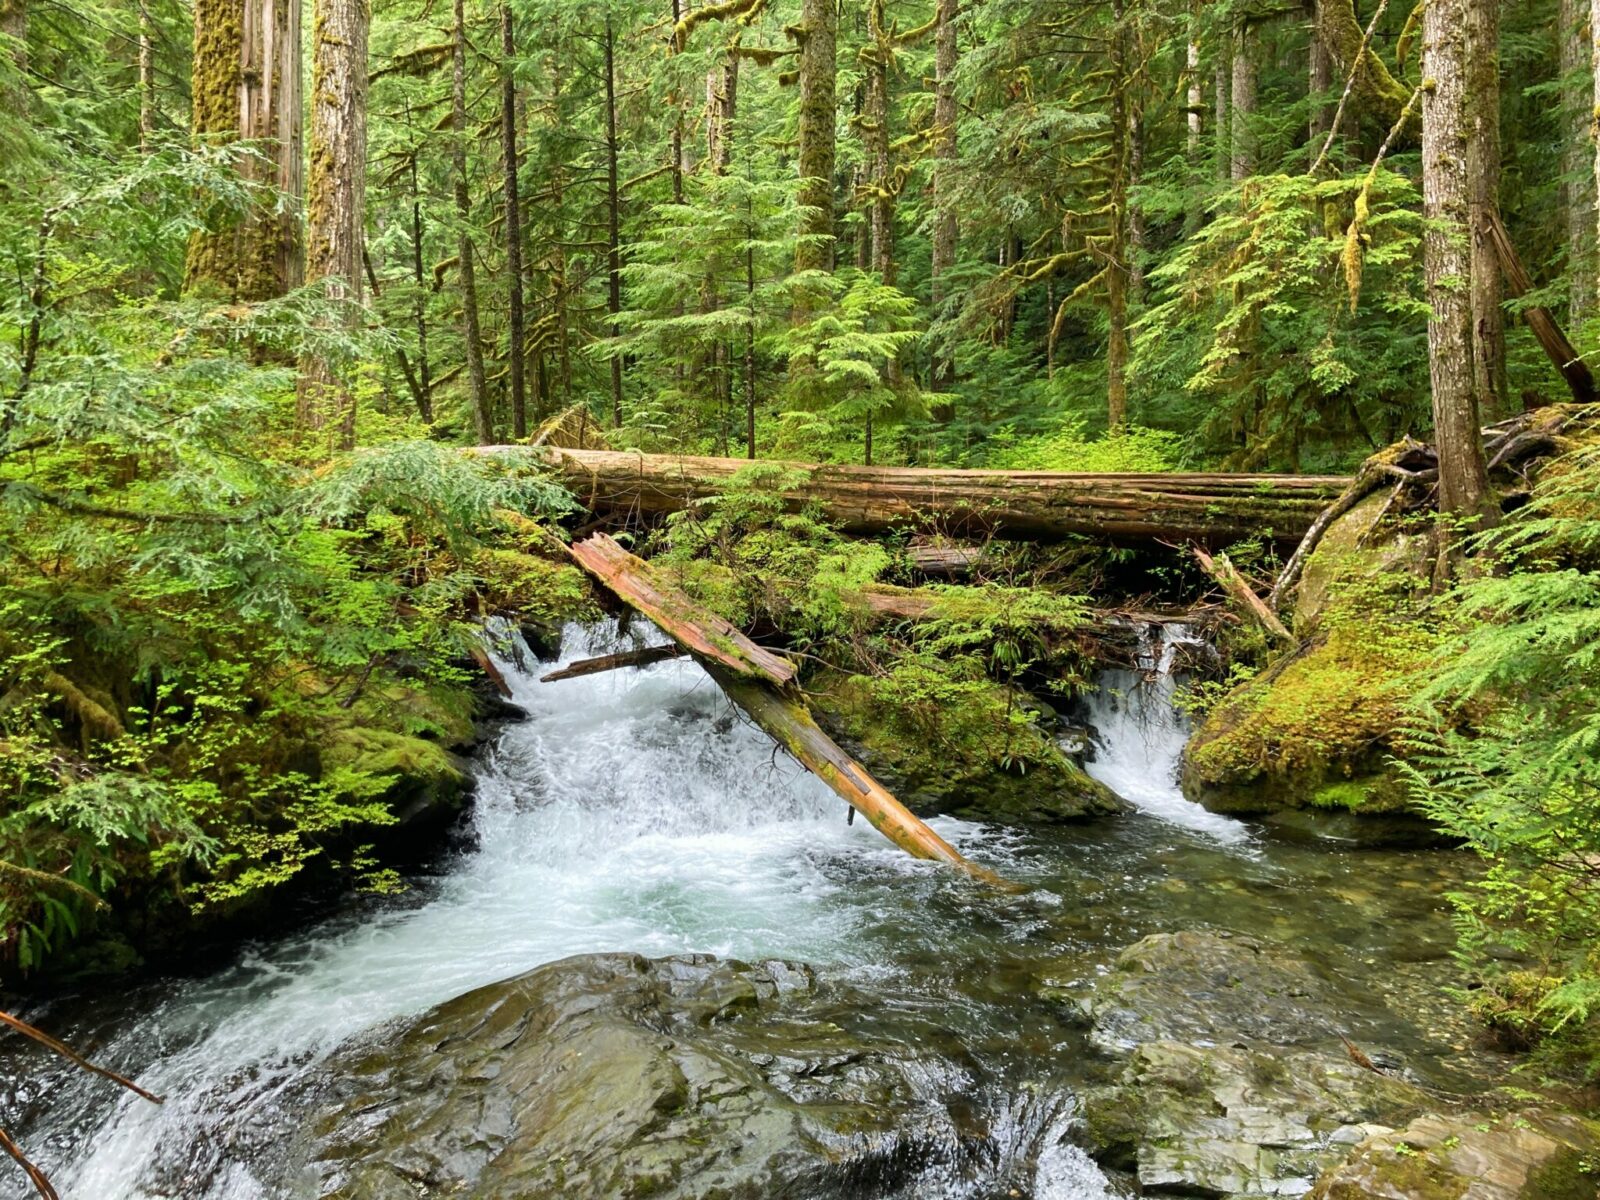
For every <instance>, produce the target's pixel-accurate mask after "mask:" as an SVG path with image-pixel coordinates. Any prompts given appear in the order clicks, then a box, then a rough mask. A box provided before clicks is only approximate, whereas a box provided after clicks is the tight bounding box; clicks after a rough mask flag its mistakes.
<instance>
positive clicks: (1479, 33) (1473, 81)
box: [1466, 0, 1506, 414]
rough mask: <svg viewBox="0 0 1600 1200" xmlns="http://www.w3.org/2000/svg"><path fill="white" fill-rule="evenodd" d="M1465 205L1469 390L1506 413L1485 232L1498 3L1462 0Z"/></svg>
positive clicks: (1496, 124) (1496, 108) (1496, 265)
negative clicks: (1469, 261) (1468, 246)
mask: <svg viewBox="0 0 1600 1200" xmlns="http://www.w3.org/2000/svg"><path fill="white" fill-rule="evenodd" d="M1466 96H1467V101H1466V103H1467V121H1468V126H1467V204H1468V209H1469V215H1470V220H1471V222H1472V225H1471V229H1472V284H1471V290H1472V339H1473V346H1472V386H1473V390H1474V391H1475V392H1476V393H1477V400H1478V406H1479V411H1480V412H1483V413H1495V414H1499V413H1502V412H1504V411H1505V409H1506V404H1505V397H1506V327H1505V314H1504V313H1503V312H1502V311H1501V308H1500V301H1501V299H1502V295H1501V290H1500V260H1499V258H1498V256H1497V255H1496V254H1495V251H1494V243H1493V241H1492V236H1491V233H1490V230H1489V222H1490V219H1491V217H1492V216H1493V215H1494V214H1495V213H1497V212H1498V211H1499V209H1500V0H1467V81H1466Z"/></svg>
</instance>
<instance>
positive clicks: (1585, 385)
mask: <svg viewBox="0 0 1600 1200" xmlns="http://www.w3.org/2000/svg"><path fill="white" fill-rule="evenodd" d="M1489 236H1490V239H1491V240H1492V241H1493V242H1494V249H1495V254H1496V255H1497V256H1498V257H1499V259H1500V270H1501V271H1502V272H1503V273H1504V275H1505V277H1506V290H1507V291H1508V292H1510V293H1511V294H1512V295H1513V296H1524V295H1526V294H1527V293H1528V292H1530V291H1532V290H1533V279H1532V278H1531V277H1530V276H1529V275H1528V270H1527V268H1526V267H1524V266H1523V265H1522V258H1521V256H1519V255H1518V254H1517V248H1516V247H1515V246H1513V245H1512V244H1511V237H1510V235H1509V234H1507V233H1506V227H1505V225H1504V224H1502V223H1501V221H1500V214H1499V213H1495V212H1491V213H1490V214H1489ZM1522 319H1523V320H1524V321H1526V322H1527V323H1528V328H1529V329H1530V330H1532V331H1533V337H1534V340H1535V341H1537V342H1538V343H1539V346H1540V348H1541V349H1543V350H1544V352H1545V355H1546V356H1547V357H1548V358H1549V359H1550V361H1551V362H1552V363H1554V364H1555V368H1556V370H1557V371H1560V372H1561V377H1562V378H1563V379H1565V380H1566V381H1567V387H1569V388H1570V389H1572V398H1573V399H1574V400H1576V401H1577V402H1578V403H1579V404H1593V403H1594V402H1595V399H1596V394H1595V385H1594V375H1593V374H1592V373H1591V372H1590V370H1589V364H1588V363H1586V362H1584V361H1583V359H1582V358H1580V357H1579V355H1578V351H1577V349H1576V348H1575V347H1574V346H1573V344H1572V343H1571V342H1570V341H1568V340H1567V335H1566V334H1565V333H1563V332H1562V331H1561V326H1560V325H1558V324H1557V323H1556V319H1555V317H1554V316H1553V315H1552V314H1551V312H1550V310H1549V309H1548V308H1545V307H1544V306H1543V305H1538V304H1535V305H1530V306H1529V307H1527V308H1525V309H1523V310H1522Z"/></svg>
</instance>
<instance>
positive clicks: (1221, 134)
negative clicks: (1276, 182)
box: [1211, 0, 1600, 181]
mask: <svg viewBox="0 0 1600 1200" xmlns="http://www.w3.org/2000/svg"><path fill="white" fill-rule="evenodd" d="M1597 2H1600V0H1597ZM1211 77H1212V78H1211V82H1212V91H1213V93H1214V98H1213V101H1212V110H1213V113H1214V115H1213V117H1212V120H1211V153H1212V157H1213V159H1214V160H1215V161H1214V168H1215V172H1216V176H1217V179H1218V180H1219V181H1226V180H1227V178H1228V176H1229V174H1230V172H1231V171H1232V162H1231V159H1232V137H1231V133H1230V131H1231V128H1232V126H1231V125H1230V123H1229V121H1228V89H1229V88H1230V87H1231V85H1232V78H1231V77H1230V75H1229V74H1228V63H1227V61H1226V60H1225V58H1224V56H1223V55H1222V54H1218V55H1217V64H1216V66H1215V67H1213V68H1212V69H1211Z"/></svg>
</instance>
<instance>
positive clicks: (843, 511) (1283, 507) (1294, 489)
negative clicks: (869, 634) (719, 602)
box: [478, 446, 1350, 544]
mask: <svg viewBox="0 0 1600 1200" xmlns="http://www.w3.org/2000/svg"><path fill="white" fill-rule="evenodd" d="M478 452H479V453H490V454H493V453H513V452H515V453H522V454H526V453H529V452H530V450H529V448H528V447H494V446H491V447H483V448H482V449H481V450H479V451H478ZM531 452H532V453H534V454H536V455H538V456H540V457H542V458H543V459H544V461H545V462H546V463H548V464H549V465H550V466H551V467H553V468H555V469H556V470H557V471H558V472H559V473H560V474H561V475H562V477H563V478H564V479H565V481H566V483H567V486H568V487H570V488H571V489H572V491H573V493H574V495H576V496H577V498H578V500H579V502H580V503H582V504H583V505H585V506H586V507H587V508H589V509H590V510H591V511H593V512H596V513H601V514H606V515H609V516H612V517H615V518H622V519H632V518H636V517H646V516H653V515H659V514H663V513H671V512H678V511H681V510H683V509H685V508H688V507H690V506H692V505H694V504H695V503H696V502H699V501H704V500H706V499H709V498H711V497H714V496H717V495H720V494H721V493H722V492H724V491H725V490H726V488H727V485H728V480H729V479H730V478H731V477H732V476H733V475H734V474H735V473H736V472H737V471H740V470H743V469H745V468H748V467H749V465H750V464H749V463H748V462H747V461H746V460H744V459H738V458H696V457H687V456H678V455H665V454H639V453H629V452H624V451H603V450H571V449H564V448H560V447H554V446H543V447H538V448H534V449H533V450H532V451H531ZM773 465H788V466H791V467H793V468H794V469H795V470H797V471H800V472H802V473H803V478H802V480H801V482H799V483H798V484H797V485H796V486H795V487H793V488H791V489H789V490H788V491H787V492H786V499H787V502H788V507H789V508H790V510H791V511H799V510H801V509H803V508H805V507H807V506H809V505H815V506H816V507H817V508H818V509H819V510H820V512H821V513H822V516H823V517H824V518H825V519H827V520H829V521H831V522H833V523H834V524H836V525H838V526H839V527H840V528H841V529H843V530H844V531H845V532H847V533H857V534H871V533H881V532H883V531H885V530H888V529H901V528H928V527H934V528H937V529H938V530H939V531H940V532H941V533H943V534H945V535H947V536H953V537H978V536H982V535H985V534H994V535H997V536H1000V537H1005V538H1011V539H1019V540H1036V541H1053V540H1060V539H1062V538H1065V537H1069V536H1072V535H1087V536H1092V537H1093V536H1098V537H1111V538H1120V539H1127V540H1135V541H1154V540H1162V541H1180V540H1187V541H1199V542H1204V543H1208V544H1210V543H1217V542H1225V541H1228V540H1232V539H1237V538H1241V537H1249V536H1255V535H1259V534H1261V533H1263V532H1264V531H1267V532H1270V534H1271V536H1272V537H1274V538H1275V539H1277V540H1279V541H1284V542H1294V541H1298V540H1299V539H1300V537H1301V536H1303V535H1304V534H1305V532H1306V530H1307V529H1309V528H1310V527H1311V523H1312V522H1313V521H1315V520H1316V518H1317V516H1318V514H1319V513H1321V512H1322V510H1323V508H1324V507H1325V506H1326V505H1327V504H1328V502H1329V501H1331V500H1333V499H1334V498H1335V497H1336V496H1338V495H1339V493H1340V492H1341V491H1343V490H1344V488H1345V486H1346V485H1347V484H1348V483H1349V482H1350V480H1349V479H1348V477H1345V476H1326V475H1231V474H1204V475H1200V474H1171V475H1160V474H1155V475H1129V474H1124V475H1097V474H1071V473H1067V472H1060V471H958V470H943V469H924V468H917V467H852V466H836V465H822V466H815V465H807V464H804V463H799V464H773Z"/></svg>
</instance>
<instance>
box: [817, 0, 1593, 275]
mask: <svg viewBox="0 0 1600 1200" xmlns="http://www.w3.org/2000/svg"><path fill="white" fill-rule="evenodd" d="M1596 3H1600V0H1596ZM838 34H839V7H838V2H837V0H803V3H802V4H801V8H800V24H799V26H798V27H797V28H796V30H795V36H796V37H797V38H798V39H799V42H800V128H799V139H800V150H799V158H800V163H799V169H800V192H799V200H800V204H801V205H802V207H804V208H805V210H806V212H805V215H804V216H803V217H802V218H801V221H800V235H801V237H800V242H799V244H798V245H797V246H796V247H795V252H794V267H795V270H796V271H831V270H833V167H834V154H835V138H836V133H835V129H834V123H835V120H836V117H837V114H836V109H835V105H836V103H837V91H836V89H837V82H838V81H837V75H838V70H839V61H838Z"/></svg>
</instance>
